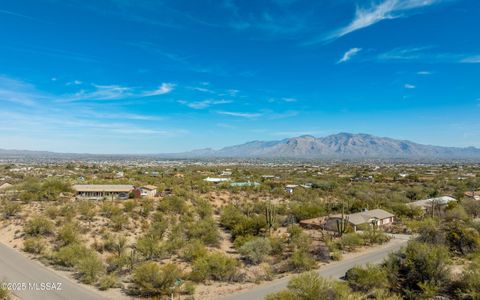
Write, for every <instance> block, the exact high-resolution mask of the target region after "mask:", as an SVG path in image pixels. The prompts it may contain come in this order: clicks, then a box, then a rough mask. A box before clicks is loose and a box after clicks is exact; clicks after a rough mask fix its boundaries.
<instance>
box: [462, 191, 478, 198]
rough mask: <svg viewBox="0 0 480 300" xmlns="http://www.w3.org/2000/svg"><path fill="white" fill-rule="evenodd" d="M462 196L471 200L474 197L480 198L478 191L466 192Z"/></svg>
mask: <svg viewBox="0 0 480 300" xmlns="http://www.w3.org/2000/svg"><path fill="white" fill-rule="evenodd" d="M464 194H465V196H467V197H470V198H473V197H474V196H480V191H474V192H472V191H468V192H465V193H464Z"/></svg>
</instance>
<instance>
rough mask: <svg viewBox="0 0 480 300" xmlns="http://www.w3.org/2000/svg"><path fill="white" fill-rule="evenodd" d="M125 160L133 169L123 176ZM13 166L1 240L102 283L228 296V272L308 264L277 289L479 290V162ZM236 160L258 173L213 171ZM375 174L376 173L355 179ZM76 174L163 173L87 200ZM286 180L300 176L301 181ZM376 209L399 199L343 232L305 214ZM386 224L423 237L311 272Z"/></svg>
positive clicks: (270, 273)
mask: <svg viewBox="0 0 480 300" xmlns="http://www.w3.org/2000/svg"><path fill="white" fill-rule="evenodd" d="M120 168H121V169H122V171H123V172H124V176H122V177H121V178H116V176H115V174H116V172H117V171H118V170H119V169H120ZM15 169H18V166H15V165H0V177H3V178H6V179H7V180H8V181H9V182H10V183H11V184H12V185H13V186H12V187H11V188H9V189H8V190H6V191H3V192H2V194H1V196H0V197H1V200H0V201H1V206H0V213H1V218H2V232H3V236H5V239H6V240H5V241H4V242H6V243H10V244H11V245H13V246H15V247H17V248H18V249H20V250H22V251H24V252H26V253H28V254H29V255H31V257H33V258H36V259H39V260H41V261H42V262H43V263H45V264H46V265H48V266H50V267H52V268H55V269H60V270H66V271H69V272H71V274H72V276H74V277H75V278H76V279H77V280H79V281H81V282H83V283H86V284H90V285H93V286H95V287H97V288H98V289H100V290H108V289H116V290H119V291H121V292H122V293H125V294H127V295H130V296H139V297H154V296H158V297H162V296H168V295H172V294H175V295H179V296H181V297H183V298H186V299H187V298H195V299H197V298H198V299H202V298H209V297H214V296H217V295H218V292H215V290H216V289H217V291H218V288H219V286H220V285H221V286H222V287H223V288H224V293H228V292H229V291H231V290H230V289H229V288H228V287H236V289H238V288H242V287H248V286H251V285H252V284H255V283H258V282H261V281H268V280H272V279H275V278H276V277H278V276H281V275H282V274H288V273H303V272H307V273H306V274H302V275H299V277H296V279H294V280H292V282H291V284H290V285H289V288H288V290H286V291H282V292H280V293H278V294H275V295H271V296H269V299H320V298H322V297H323V296H324V295H328V297H327V296H326V298H324V299H348V298H342V297H344V295H347V296H348V297H350V298H351V297H357V296H358V297H370V298H369V299H397V298H398V299H401V298H404V299H419V298H418V297H423V296H422V295H430V296H429V297H433V296H436V295H439V296H441V295H445V296H448V297H453V298H455V299H478V295H476V294H475V293H476V291H478V289H479V282H478V276H479V274H478V265H479V264H480V262H479V261H478V255H477V253H478V250H479V243H480V242H479V230H480V226H479V221H478V216H479V214H480V205H479V202H477V201H475V200H471V199H468V198H467V197H465V194H464V193H465V192H467V191H471V190H474V189H476V188H477V187H478V186H479V182H480V181H479V179H478V176H480V175H479V174H480V168H478V167H477V166H475V165H468V166H459V165H431V166H426V165H418V166H417V165H392V164H385V165H383V164H382V165H373V164H365V165H362V164H357V165H350V164H338V165H319V166H317V165H297V164H288V165H287V164H278V165H273V166H272V165H269V166H263V165H261V164H259V165H240V164H238V165H229V166H222V165H209V164H205V165H191V164H185V165H179V166H177V165H172V166H155V167H152V166H141V165H122V166H119V165H115V164H111V165H110V164H94V163H92V164H86V163H68V164H67V163H65V164H58V165H42V164H39V165H33V166H30V167H29V169H27V170H26V171H14V170H15ZM226 169H228V172H229V173H231V175H230V177H231V178H232V180H235V181H252V182H253V181H255V182H258V183H260V185H258V186H243V187H242V186H240V187H236V186H231V185H230V183H229V182H224V183H219V184H213V183H208V182H205V181H204V178H206V177H208V176H211V177H213V176H219V174H221V173H222V172H224V171H225V170H226ZM153 172H155V175H152V174H153ZM403 173H408V174H407V175H405V174H403ZM399 174H403V175H404V176H403V175H402V176H399ZM464 174H469V175H468V176H467V177H466V178H465V179H463V177H465V176H464ZM266 175H268V176H266ZM367 176H371V178H372V180H368V181H363V180H352V178H363V177H365V178H367ZM460 177H461V178H462V179H459V178H460ZM75 183H90V184H102V183H103V184H105V183H108V184H132V185H135V186H141V185H145V184H153V185H156V186H157V187H158V195H157V196H156V197H155V198H153V199H145V198H138V196H137V195H135V194H131V195H130V199H128V200H112V199H105V200H100V201H91V200H76V199H75V197H74V194H73V190H72V185H73V184H75ZM287 184H296V185H298V187H297V188H295V190H294V191H293V192H291V193H290V192H288V191H286V190H285V186H286V185H287ZM441 195H450V196H453V197H455V198H456V199H458V200H459V201H458V202H457V203H453V204H449V205H448V207H445V208H444V209H437V210H433V211H432V212H428V213H425V212H423V211H421V210H420V209H418V208H415V207H412V206H410V205H408V203H410V202H412V201H415V200H421V199H425V198H431V197H436V196H441ZM375 208H382V209H385V210H387V211H390V212H392V213H393V214H394V215H395V222H394V224H392V225H391V226H388V227H385V228H378V227H376V226H366V227H365V228H361V229H362V230H361V232H354V231H353V228H351V227H345V230H344V232H343V231H342V234H339V233H338V232H334V231H333V232H332V231H328V230H323V229H318V228H315V229H309V228H305V227H302V226H300V225H299V222H300V221H302V220H306V219H310V218H319V217H328V216H329V215H332V214H339V213H355V212H361V211H363V210H366V209H375ZM388 233H405V234H411V233H414V234H416V235H418V237H417V238H416V239H415V241H411V242H410V243H409V245H408V247H406V249H404V250H403V251H401V252H399V253H397V254H395V255H392V256H391V257H390V258H389V259H388V260H387V261H386V262H385V263H384V264H383V265H381V266H367V267H366V268H356V269H352V270H351V271H350V272H349V273H348V276H347V280H346V283H338V282H329V281H326V280H324V279H321V278H317V277H316V276H315V275H314V273H308V271H311V270H314V269H316V268H317V267H319V266H321V265H322V264H326V263H329V262H330V261H332V260H340V259H342V257H343V256H344V255H348V253H349V252H355V251H363V250H364V249H367V248H368V247H373V246H375V245H380V244H384V243H387V242H388V241H389V239H390V236H389V235H388ZM413 249H415V251H413ZM455 270H456V271H455ZM459 270H461V271H459ZM309 282H310V283H311V284H309ZM306 288H312V289H314V290H310V291H304V290H303V289H306ZM472 295H473V296H472ZM475 295H476V296H475ZM347 296H345V297H347ZM315 297H316V298H315ZM318 297H320V298H318ZM382 297H383V298H382ZM425 297H426V296H425ZM468 297H471V298H468ZM475 297H477V298H475ZM322 299H323V298H322ZM351 299H357V298H351ZM425 299H427V298H425ZM428 299H430V298H428Z"/></svg>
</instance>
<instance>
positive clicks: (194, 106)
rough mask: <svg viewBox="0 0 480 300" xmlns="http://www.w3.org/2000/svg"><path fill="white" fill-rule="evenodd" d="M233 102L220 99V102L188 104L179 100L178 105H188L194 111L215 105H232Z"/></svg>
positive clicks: (207, 101)
mask: <svg viewBox="0 0 480 300" xmlns="http://www.w3.org/2000/svg"><path fill="white" fill-rule="evenodd" d="M232 102H233V101H232V100H225V99H220V100H212V99H208V100H203V101H193V102H188V101H185V100H179V101H178V103H180V104H183V105H186V106H188V107H190V108H192V109H205V108H208V107H210V106H213V105H220V104H228V103H232Z"/></svg>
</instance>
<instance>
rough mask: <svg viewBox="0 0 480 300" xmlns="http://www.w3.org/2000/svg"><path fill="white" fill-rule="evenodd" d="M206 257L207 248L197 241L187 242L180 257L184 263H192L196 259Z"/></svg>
mask: <svg viewBox="0 0 480 300" xmlns="http://www.w3.org/2000/svg"><path fill="white" fill-rule="evenodd" d="M205 255H207V248H205V245H204V244H203V243H202V242H201V241H199V240H193V241H191V242H189V243H188V244H187V245H186V246H185V247H184V248H183V251H182V257H183V259H185V260H186V261H194V260H196V259H197V258H200V257H203V256H205Z"/></svg>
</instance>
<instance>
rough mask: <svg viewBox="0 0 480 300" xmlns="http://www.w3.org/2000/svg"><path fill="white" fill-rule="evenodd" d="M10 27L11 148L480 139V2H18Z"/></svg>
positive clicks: (167, 148) (11, 7)
mask: <svg viewBox="0 0 480 300" xmlns="http://www.w3.org/2000/svg"><path fill="white" fill-rule="evenodd" d="M0 28H1V30H0V39H1V41H2V42H1V43H0V107H1V108H0V148H7V149H32V150H51V151H62V152H89V153H165V152H178V151H184V150H191V149H197V148H206V147H212V148H219V147H222V146H227V145H232V144H238V143H243V142H246V141H250V140H276V139H281V138H286V137H292V136H298V135H302V134H311V135H314V136H325V135H328V134H332V133H338V132H353V133H358V132H362V133H370V134H374V135H379V136H389V137H393V138H400V139H409V140H413V141H416V142H419V143H425V144H436V145H445V146H476V147H480V118H479V116H480V35H479V34H478V28H480V3H479V2H478V1H475V0H377V1H372V0H367V1H360V0H359V1H354V0H322V1H302V0H270V1H240V0H237V1H235V0H224V1H220V0H218V1H213V0H212V1H181V0H180V1H179V0H177V1H141V0H138V1H133V0H131V1H129V0H102V1H88V0H85V1H76V0H62V1H60V0H58V1H55V0H38V1H24V0H15V1H2V2H1V3H0Z"/></svg>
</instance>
